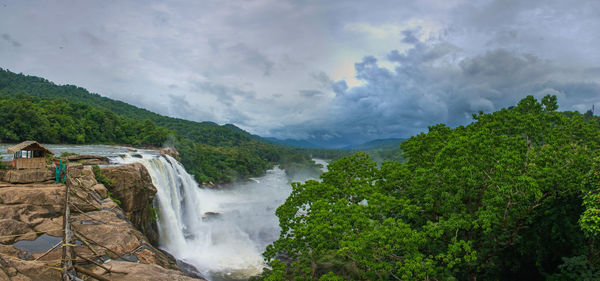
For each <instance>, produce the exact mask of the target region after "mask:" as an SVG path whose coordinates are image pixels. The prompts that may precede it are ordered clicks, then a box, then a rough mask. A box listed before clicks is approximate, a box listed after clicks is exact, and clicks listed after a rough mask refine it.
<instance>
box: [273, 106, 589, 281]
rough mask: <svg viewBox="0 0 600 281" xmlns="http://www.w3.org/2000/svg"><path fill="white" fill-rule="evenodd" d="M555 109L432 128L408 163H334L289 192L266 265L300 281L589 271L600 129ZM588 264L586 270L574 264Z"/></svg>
mask: <svg viewBox="0 0 600 281" xmlns="http://www.w3.org/2000/svg"><path fill="white" fill-rule="evenodd" d="M556 109H557V102H556V98H553V97H551V96H548V97H545V98H544V99H542V101H541V102H538V101H537V100H535V99H534V98H533V97H526V98H524V99H523V100H521V101H520V102H519V104H518V105H517V106H516V107H512V108H510V109H502V110H500V111H498V112H495V113H491V114H483V113H482V112H480V113H479V114H476V115H474V119H475V122H473V123H472V124H470V125H468V126H460V127H457V128H455V129H451V128H448V127H446V126H445V125H436V126H432V127H430V128H429V132H428V133H426V134H425V133H423V134H419V135H417V136H415V137H412V138H411V139H409V140H408V141H406V142H404V143H403V144H402V145H401V148H402V151H403V152H404V157H406V158H407V159H408V160H407V161H406V163H400V162H395V161H394V162H384V163H383V164H382V165H381V166H378V165H377V164H376V163H375V162H374V161H372V160H371V159H370V157H369V156H368V155H367V154H364V153H358V154H355V155H352V156H349V157H345V158H342V159H340V160H338V161H336V162H334V163H332V164H330V165H329V172H327V173H324V174H323V175H322V176H321V177H322V182H317V181H307V182H306V183H304V184H300V183H294V184H293V191H292V193H291V195H290V197H289V198H288V199H287V200H286V202H285V203H284V204H283V205H282V206H280V207H279V208H278V209H277V212H276V214H277V216H278V217H279V221H280V226H281V229H282V231H281V234H280V238H279V239H278V240H277V241H275V242H274V243H273V244H272V245H270V246H269V247H268V248H267V250H266V252H265V257H266V258H267V259H268V260H269V261H270V262H271V264H273V262H275V263H278V262H277V261H278V260H280V261H284V260H285V261H289V262H286V263H285V265H286V267H285V268H284V269H283V273H282V274H283V276H284V277H285V278H287V279H293V280H319V279H320V278H343V279H345V280H475V279H478V280H543V279H545V278H550V277H551V276H552V274H560V273H561V272H566V273H565V274H567V273H569V272H568V271H569V269H570V268H577V270H579V271H580V272H584V273H585V274H588V273H590V272H592V273H593V270H594V268H595V267H596V266H597V263H596V262H595V261H594V260H593V259H591V256H593V255H590V256H586V255H587V253H589V252H590V246H589V245H590V241H589V235H596V234H597V232H596V229H597V224H595V223H596V221H595V219H596V217H595V216H596V215H597V213H596V209H595V208H596V207H595V206H596V205H595V204H596V203H598V201H594V200H596V199H593V200H592V201H593V203H588V201H589V200H588V199H589V198H592V197H590V196H589V191H588V190H595V191H594V192H596V191H597V190H598V189H597V185H596V186H595V187H591V188H590V187H589V186H590V184H585V182H586V179H587V182H593V183H594V184H597V183H598V180H597V179H596V178H593V179H592V180H590V175H593V176H596V175H597V174H594V173H593V172H590V168H592V167H597V166H594V165H596V164H594V161H595V160H594V159H595V157H598V152H599V150H598V149H599V148H600V130H599V129H598V123H597V122H595V121H589V120H586V119H585V118H584V117H583V116H582V115H581V114H577V113H573V114H565V113H561V112H557V111H556ZM593 169H596V170H593V171H597V168H593ZM590 173H591V174H590ZM593 176H592V177H593ZM582 183H584V185H585V186H587V187H585V188H584V189H583V190H582ZM582 192H583V193H582ZM582 194H587V195H586V196H585V198H586V199H585V200H583V201H582V197H584V196H582ZM594 194H597V193H594ZM594 198H595V197H594ZM582 204H583V205H582ZM586 210H592V211H586ZM584 212H585V213H586V214H587V213H590V214H591V216H586V215H584V216H583V217H582V214H584ZM580 217H581V218H580ZM588 218H589V219H588ZM588 222H590V223H588ZM580 223H581V226H580ZM588 225H589V227H587V226H588ZM586 227H587V228H586ZM594 227H596V228H594ZM582 228H583V231H582ZM588 229H589V230H588ZM584 231H585V233H588V232H590V231H591V233H590V234H586V235H588V236H586V235H584ZM582 255H584V256H586V261H585V262H582V261H581V260H580V259H575V258H570V257H577V256H582ZM561 264H563V265H561ZM559 265H561V267H559ZM274 268H275V267H274ZM588 269H589V270H588ZM586 270H587V271H586ZM271 272H273V274H280V272H281V269H278V270H273V271H271ZM571 273H572V272H571ZM592 273H590V274H592ZM569 274H570V273H569ZM593 274H595V273H593ZM593 274H592V275H589V274H588V275H585V276H594V275H593ZM270 276H271V275H270V273H269V272H267V273H266V274H265V276H263V278H265V279H266V278H269V277H270ZM579 276H584V275H579Z"/></svg>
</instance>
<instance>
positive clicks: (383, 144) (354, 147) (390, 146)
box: [344, 138, 407, 150]
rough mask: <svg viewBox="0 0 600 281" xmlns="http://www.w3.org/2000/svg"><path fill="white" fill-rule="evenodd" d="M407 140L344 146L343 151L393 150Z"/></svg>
mask: <svg viewBox="0 0 600 281" xmlns="http://www.w3.org/2000/svg"><path fill="white" fill-rule="evenodd" d="M405 140H407V139H403V138H387V139H376V140H372V141H368V142H365V143H362V144H359V145H351V146H346V147H344V149H352V150H368V149H395V148H398V146H400V144H401V143H402V142H404V141H405Z"/></svg>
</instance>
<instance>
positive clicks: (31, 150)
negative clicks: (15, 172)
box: [7, 141, 52, 169]
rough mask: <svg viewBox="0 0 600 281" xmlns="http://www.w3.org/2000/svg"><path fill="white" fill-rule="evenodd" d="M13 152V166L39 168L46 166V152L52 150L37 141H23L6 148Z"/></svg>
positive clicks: (48, 152)
mask: <svg viewBox="0 0 600 281" xmlns="http://www.w3.org/2000/svg"><path fill="white" fill-rule="evenodd" d="M7 151H8V153H12V154H13V167H15V168H17V169H39V168H44V167H46V154H52V151H50V150H49V149H47V148H45V147H44V146H43V145H41V144H39V143H38V142H37V141H24V142H22V143H20V144H17V145H13V146H11V147H9V148H8V149H7Z"/></svg>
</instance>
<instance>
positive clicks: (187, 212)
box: [115, 155, 326, 281]
mask: <svg viewBox="0 0 600 281" xmlns="http://www.w3.org/2000/svg"><path fill="white" fill-rule="evenodd" d="M143 156H144V157H143V158H141V159H140V158H135V157H130V156H126V157H118V158H116V159H115V161H117V162H119V163H123V164H126V163H135V162H137V163H142V164H143V165H144V166H146V168H147V169H148V171H149V172H150V174H151V176H152V181H153V183H154V185H155V186H156V188H157V190H158V192H157V197H156V202H155V205H156V208H157V209H158V213H159V220H158V225H159V234H160V247H161V248H162V249H164V250H166V251H167V252H169V253H171V254H172V255H173V256H175V257H176V258H177V259H179V260H181V261H184V262H185V263H188V264H190V265H193V266H194V267H195V268H196V269H197V270H198V272H199V273H200V275H202V276H203V277H205V278H207V279H209V280H212V281H217V280H246V279H248V278H250V277H252V276H255V275H258V274H260V273H261V272H262V270H263V268H264V267H265V263H264V260H263V256H262V252H263V251H264V250H265V248H266V246H267V245H269V244H270V243H271V242H273V241H275V240H276V239H277V238H278V237H279V231H280V228H279V221H278V218H277V216H275V210H276V209H277V207H278V206H279V205H281V204H282V203H283V202H284V201H285V199H286V198H287V197H288V196H289V194H290V192H291V186H290V182H289V180H288V178H287V176H286V174H285V172H284V171H283V170H281V169H279V168H278V167H274V168H273V169H271V170H268V171H267V173H266V174H265V175H264V176H262V177H257V178H252V179H251V181H247V182H243V183H238V184H234V185H231V186H228V187H227V188H223V189H209V188H199V187H198V184H197V183H196V182H195V181H194V179H193V177H192V176H191V175H189V174H188V173H187V172H186V171H185V170H184V168H183V166H182V165H181V164H180V163H179V162H177V161H176V160H175V159H173V158H172V157H170V156H164V157H157V156H155V155H143ZM323 164H326V163H325V162H323Z"/></svg>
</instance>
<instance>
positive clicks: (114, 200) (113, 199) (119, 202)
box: [108, 191, 121, 206]
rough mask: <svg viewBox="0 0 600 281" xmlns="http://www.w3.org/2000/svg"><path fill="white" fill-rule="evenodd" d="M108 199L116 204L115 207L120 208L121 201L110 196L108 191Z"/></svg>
mask: <svg viewBox="0 0 600 281" xmlns="http://www.w3.org/2000/svg"><path fill="white" fill-rule="evenodd" d="M108 198H110V200H112V201H113V202H115V203H117V205H119V206H121V200H119V199H117V198H114V197H113V196H112V192H110V191H109V192H108Z"/></svg>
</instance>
